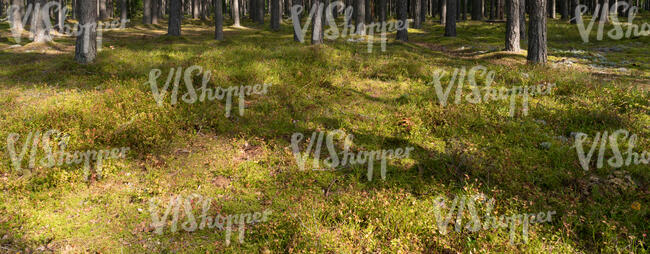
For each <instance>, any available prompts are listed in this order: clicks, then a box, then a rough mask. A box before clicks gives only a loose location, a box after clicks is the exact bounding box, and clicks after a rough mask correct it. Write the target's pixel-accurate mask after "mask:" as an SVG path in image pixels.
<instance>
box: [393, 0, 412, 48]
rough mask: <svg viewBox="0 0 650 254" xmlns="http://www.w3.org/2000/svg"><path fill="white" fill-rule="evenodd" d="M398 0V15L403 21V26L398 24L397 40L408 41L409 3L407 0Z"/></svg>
mask: <svg viewBox="0 0 650 254" xmlns="http://www.w3.org/2000/svg"><path fill="white" fill-rule="evenodd" d="M396 1H397V3H396V4H397V16H398V19H399V20H401V21H402V26H398V29H397V40H400V41H408V40H409V39H408V20H407V18H408V3H407V2H406V1H407V0H396Z"/></svg>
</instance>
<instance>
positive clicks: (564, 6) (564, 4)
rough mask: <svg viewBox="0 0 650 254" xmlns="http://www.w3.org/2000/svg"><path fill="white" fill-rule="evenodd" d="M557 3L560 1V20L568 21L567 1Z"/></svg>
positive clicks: (562, 0) (561, 0)
mask: <svg viewBox="0 0 650 254" xmlns="http://www.w3.org/2000/svg"><path fill="white" fill-rule="evenodd" d="M558 1H560V14H561V15H562V20H564V21H567V20H569V0H558Z"/></svg>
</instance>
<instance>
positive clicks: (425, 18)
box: [420, 0, 430, 24]
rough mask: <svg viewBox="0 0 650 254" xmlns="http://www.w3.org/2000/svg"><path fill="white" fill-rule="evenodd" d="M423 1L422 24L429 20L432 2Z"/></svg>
mask: <svg viewBox="0 0 650 254" xmlns="http://www.w3.org/2000/svg"><path fill="white" fill-rule="evenodd" d="M421 1H422V12H421V13H420V19H421V20H420V22H422V24H424V22H426V20H427V11H428V10H429V1H430V0H421Z"/></svg>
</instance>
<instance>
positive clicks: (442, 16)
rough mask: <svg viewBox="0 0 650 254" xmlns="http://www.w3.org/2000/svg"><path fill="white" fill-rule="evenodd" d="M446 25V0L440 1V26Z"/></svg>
mask: <svg viewBox="0 0 650 254" xmlns="http://www.w3.org/2000/svg"><path fill="white" fill-rule="evenodd" d="M446 23H447V0H440V24H442V25H445V24H446Z"/></svg>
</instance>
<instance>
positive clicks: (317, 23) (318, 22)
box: [311, 0, 325, 45]
mask: <svg viewBox="0 0 650 254" xmlns="http://www.w3.org/2000/svg"><path fill="white" fill-rule="evenodd" d="M316 3H318V5H316V6H315V7H314V8H318V9H316V13H315V14H314V17H313V18H312V24H313V25H312V30H311V34H312V36H311V44H313V45H320V44H323V37H324V36H323V35H324V25H325V15H323V14H324V13H323V8H324V7H325V4H324V3H323V0H316Z"/></svg>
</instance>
